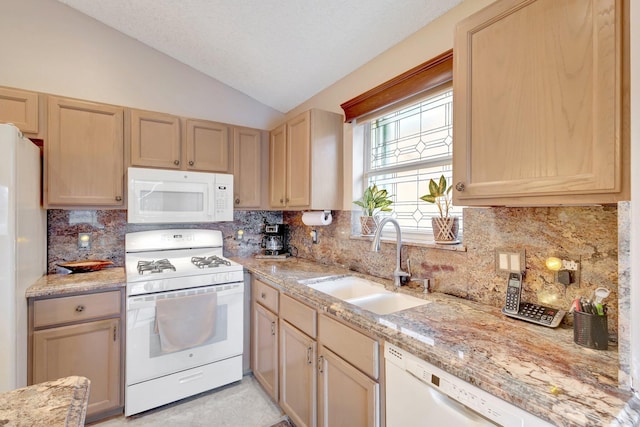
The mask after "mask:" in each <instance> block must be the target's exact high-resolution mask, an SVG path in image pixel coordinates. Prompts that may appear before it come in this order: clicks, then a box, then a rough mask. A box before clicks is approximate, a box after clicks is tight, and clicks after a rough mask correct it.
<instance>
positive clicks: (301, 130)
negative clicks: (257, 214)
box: [269, 109, 343, 210]
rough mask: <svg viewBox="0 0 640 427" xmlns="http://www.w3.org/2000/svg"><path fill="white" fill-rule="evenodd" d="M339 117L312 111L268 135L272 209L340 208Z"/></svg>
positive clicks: (324, 112)
mask: <svg viewBox="0 0 640 427" xmlns="http://www.w3.org/2000/svg"><path fill="white" fill-rule="evenodd" d="M342 133H343V130H342V116H341V115H339V114H336V113H332V112H328V111H322V110H316V109H312V110H309V111H306V112H304V113H302V114H300V115H298V116H296V117H294V118H293V119H291V120H289V121H287V122H286V123H285V124H283V125H281V126H279V127H278V128H276V129H274V130H273V131H272V132H271V135H270V140H269V204H270V207H272V208H277V209H288V210H301V209H341V206H342V184H343V179H342Z"/></svg>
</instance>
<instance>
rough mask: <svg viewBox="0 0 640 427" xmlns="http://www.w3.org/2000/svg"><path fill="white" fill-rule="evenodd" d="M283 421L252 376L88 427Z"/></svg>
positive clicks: (228, 426) (258, 425)
mask: <svg viewBox="0 0 640 427" xmlns="http://www.w3.org/2000/svg"><path fill="white" fill-rule="evenodd" d="M283 419H286V417H284V416H283V414H282V412H281V410H280V408H279V407H278V406H277V405H276V404H275V403H273V401H272V400H271V399H270V398H269V396H267V394H266V393H265V392H264V390H262V388H261V387H260V385H259V384H258V382H257V381H256V379H255V378H254V377H253V375H246V376H244V377H243V378H242V380H241V381H239V382H237V383H233V384H230V385H228V386H225V387H222V388H219V389H216V390H213V391H208V392H205V393H201V394H198V395H196V396H192V397H189V398H187V399H184V400H181V401H179V402H177V403H171V404H169V405H165V406H161V407H160V408H156V409H152V410H150V411H147V412H143V413H141V414H136V415H133V416H131V417H128V418H125V417H124V416H119V417H115V418H110V419H108V420H106V421H102V422H99V423H95V424H91V426H92V427H122V426H130V427H141V426H144V427H150V426H153V427H165V426H166V427H181V426H188V427H192V426H193V427H201V426H202V427H204V426H207V427H268V426H272V425H274V424H277V423H279V422H280V421H282V420H283Z"/></svg>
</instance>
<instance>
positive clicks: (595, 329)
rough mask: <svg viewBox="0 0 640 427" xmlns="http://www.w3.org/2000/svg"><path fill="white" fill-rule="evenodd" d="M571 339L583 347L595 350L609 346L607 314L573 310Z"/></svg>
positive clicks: (605, 348)
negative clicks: (601, 314)
mask: <svg viewBox="0 0 640 427" xmlns="http://www.w3.org/2000/svg"><path fill="white" fill-rule="evenodd" d="M573 341H574V342H575V343H576V344H578V345H581V346H583V347H588V348H594V349H596V350H607V348H608V346H609V331H608V329H607V315H606V314H605V315H603V316H599V315H597V314H590V313H584V312H582V311H574V312H573Z"/></svg>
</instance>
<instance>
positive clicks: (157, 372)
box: [126, 282, 244, 386]
mask: <svg viewBox="0 0 640 427" xmlns="http://www.w3.org/2000/svg"><path fill="white" fill-rule="evenodd" d="M209 292H216V293H217V307H216V313H215V315H216V322H215V325H216V326H215V334H214V335H213V337H212V338H210V339H209V340H208V341H207V342H205V343H204V344H202V345H200V346H198V347H193V348H189V349H186V350H179V351H175V352H172V353H163V352H162V351H161V347H160V335H159V334H158V332H157V328H156V301H157V300H158V299H165V298H172V297H173V298H177V297H182V296H191V295H200V294H202V295H204V294H206V293H209ZM243 293H244V284H243V283H242V282H239V283H228V284H224V285H212V286H204V287H200V288H191V289H185V290H180V291H171V292H162V293H157V294H149V295H139V296H132V297H129V298H128V299H127V351H126V359H127V369H126V378H127V385H128V386H130V385H133V384H137V383H140V382H143V381H147V380H150V379H153V378H157V377H160V376H163V375H168V374H172V373H175V372H179V371H183V370H186V369H190V368H194V367H197V366H202V365H206V364H208V363H212V362H216V361H218V360H222V359H226V358H229V357H233V356H237V355H241V354H242V345H243ZM184 321H186V320H185V319H175V322H184ZM191 321H192V322H194V324H196V323H197V322H198V319H197V318H195V319H192V320H191Z"/></svg>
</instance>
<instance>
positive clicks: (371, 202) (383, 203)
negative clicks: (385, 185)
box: [353, 184, 393, 236]
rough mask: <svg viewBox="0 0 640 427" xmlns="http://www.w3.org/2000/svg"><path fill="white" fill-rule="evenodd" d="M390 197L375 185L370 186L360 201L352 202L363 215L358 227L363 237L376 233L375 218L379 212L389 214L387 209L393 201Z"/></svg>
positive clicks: (385, 191)
mask: <svg viewBox="0 0 640 427" xmlns="http://www.w3.org/2000/svg"><path fill="white" fill-rule="evenodd" d="M391 197H393V196H391V195H389V194H388V193H387V190H385V189H379V188H378V186H377V185H376V184H372V185H370V186H369V187H368V188H367V189H366V190H364V193H363V194H362V198H361V199H360V200H354V201H353V203H355V204H356V205H358V206H360V207H361V208H362V210H363V215H362V216H361V217H360V226H361V228H362V235H363V236H373V235H374V234H375V232H376V227H377V222H376V219H375V216H376V215H377V214H378V213H380V212H391V208H390V207H389V206H390V205H391V204H392V203H393V201H392V200H391Z"/></svg>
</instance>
